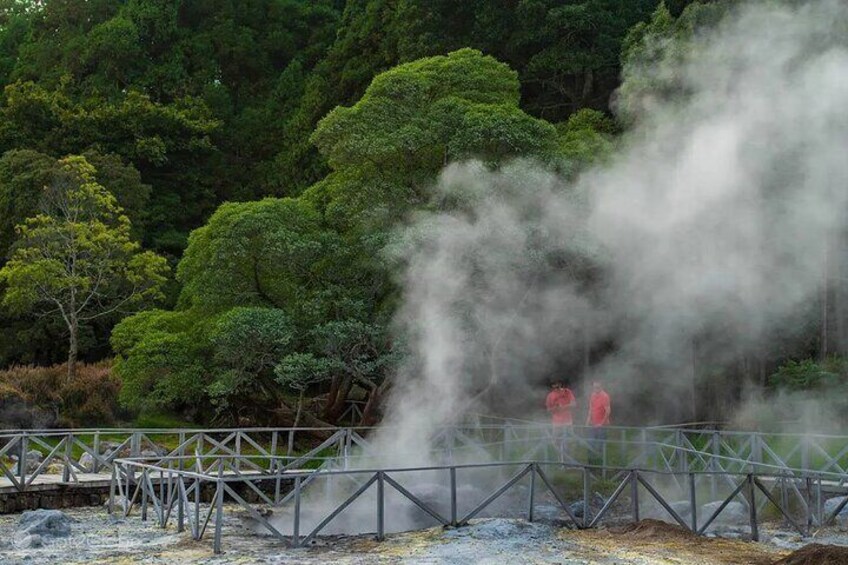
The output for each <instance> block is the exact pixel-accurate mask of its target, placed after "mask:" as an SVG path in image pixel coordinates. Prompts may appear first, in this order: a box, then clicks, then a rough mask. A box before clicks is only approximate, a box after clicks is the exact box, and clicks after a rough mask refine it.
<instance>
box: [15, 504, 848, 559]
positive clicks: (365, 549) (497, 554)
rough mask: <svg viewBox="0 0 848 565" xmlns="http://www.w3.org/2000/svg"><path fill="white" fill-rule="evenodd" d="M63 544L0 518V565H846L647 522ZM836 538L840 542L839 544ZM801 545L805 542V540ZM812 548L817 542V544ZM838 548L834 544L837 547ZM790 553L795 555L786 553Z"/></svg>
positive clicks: (78, 518) (110, 533)
mask: <svg viewBox="0 0 848 565" xmlns="http://www.w3.org/2000/svg"><path fill="white" fill-rule="evenodd" d="M67 513H68V514H69V515H70V516H72V518H73V519H74V522H73V526H72V535H71V536H69V537H67V538H61V539H55V540H47V541H46V542H45V544H44V546H43V547H38V548H25V547H21V546H20V544H18V543H16V531H17V521H18V519H19V516H13V515H7V516H2V517H0V563H2V564H4V565H6V564H21V565H23V564H26V565H42V564H43V565H46V564H53V563H66V564H80V565H81V564H83V563H85V564H86V565H90V564H103V565H105V564H107V563H108V564H114V563H118V564H124V565H130V564H145V565H148V564H149V565H153V564H156V565H159V564H163V565H164V564H167V565H176V564H209V565H212V564H214V565H235V564H238V565H247V564H256V563H266V564H274V565H317V564H319V563H341V564H347V565H384V564H396V563H397V564H410V565H465V564H468V563H473V564H483V565H488V564H491V565H495V564H503V563H506V564H516V565H517V564H519V563H520V564H524V563H536V564H558V565H679V564H690V563H691V564H698V565H700V564H718V565H729V564H733V565H737V564H750V565H766V564H769V565H778V564H779V565H808V564H809V565H812V564H816V565H818V564H819V563H825V564H836V563H848V561H846V553H848V549H846V548H845V547H835V546H826V545H819V546H815V545H807V546H806V547H803V548H801V549H798V547H799V546H800V545H803V543H804V542H801V543H798V544H796V545H794V546H793V547H788V548H787V547H783V548H781V547H778V546H775V545H774V544H770V543H752V542H748V541H743V540H733V539H723V538H705V537H698V536H695V535H693V534H691V533H689V532H687V531H686V530H684V529H682V528H679V527H677V526H674V525H670V524H666V523H664V522H659V521H656V520H643V521H642V522H640V523H639V524H635V525H631V526H622V527H619V528H612V527H611V528H606V529H597V530H584V531H577V530H570V529H567V528H561V527H558V526H557V525H554V524H551V523H541V522H534V523H528V522H526V521H524V520H518V519H506V518H489V519H481V520H476V521H472V523H471V524H470V525H468V526H466V527H462V528H456V529H444V528H441V527H434V528H429V529H426V530H420V531H415V532H407V533H399V534H391V535H389V536H387V537H386V539H385V541H382V542H377V541H375V540H374V538H373V536H370V535H362V536H331V537H325V538H321V539H320V540H318V541H317V543H316V544H315V545H313V546H311V547H308V548H301V549H290V548H288V547H287V546H286V545H285V544H283V543H282V542H280V541H277V540H275V539H274V538H272V537H270V536H267V535H257V534H256V533H255V532H253V531H251V530H249V529H247V528H245V527H244V525H243V521H242V520H240V519H239V518H238V517H237V516H231V517H229V518H227V519H226V520H225V536H224V540H223V541H224V553H223V554H221V555H214V554H213V552H212V539H211V537H210V536H207V537H206V538H205V539H203V540H201V541H194V540H192V539H191V537H190V536H188V535H187V534H179V533H177V532H176V531H175V530H174V528H173V527H169V528H168V529H162V528H158V527H156V525H155V524H154V523H153V522H141V521H140V520H139V519H138V517H130V518H127V519H120V518H118V519H116V518H113V517H110V516H108V515H107V514H106V513H105V512H104V511H103V510H102V509H98V508H89V509H73V510H69V511H68V512H67ZM840 539H841V538H840ZM808 541H809V540H808ZM819 541H822V540H821V538H819ZM836 541H837V542H838V543H841V542H840V541H839V540H836ZM793 550H797V551H795V552H794V553H790V552H792V551H793Z"/></svg>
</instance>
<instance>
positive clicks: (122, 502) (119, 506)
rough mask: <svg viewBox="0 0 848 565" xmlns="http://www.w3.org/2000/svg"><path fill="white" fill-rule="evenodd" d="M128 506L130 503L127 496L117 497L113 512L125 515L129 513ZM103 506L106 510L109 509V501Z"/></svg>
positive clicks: (113, 502) (113, 504) (113, 503)
mask: <svg viewBox="0 0 848 565" xmlns="http://www.w3.org/2000/svg"><path fill="white" fill-rule="evenodd" d="M128 505H129V501H128V500H127V497H126V496H116V497H115V500H114V501H112V511H113V512H120V513H122V514H123V513H124V512H126V511H127V506H128ZM103 506H104V507H105V508H109V501H108V500H107V501H106V502H105V503H103Z"/></svg>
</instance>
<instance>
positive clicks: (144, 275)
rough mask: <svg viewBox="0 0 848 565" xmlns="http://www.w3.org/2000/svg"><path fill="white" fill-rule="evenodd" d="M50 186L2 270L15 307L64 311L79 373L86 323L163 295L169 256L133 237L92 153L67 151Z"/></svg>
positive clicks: (7, 300)
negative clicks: (97, 173) (86, 155)
mask: <svg viewBox="0 0 848 565" xmlns="http://www.w3.org/2000/svg"><path fill="white" fill-rule="evenodd" d="M59 165H60V169H59V171H58V172H57V175H56V176H55V178H54V179H53V181H52V183H51V184H50V185H49V186H48V187H47V188H46V194H45V195H44V201H43V202H44V208H43V211H42V212H41V213H39V214H38V215H36V216H34V217H32V218H29V219H28V220H27V221H26V222H25V223H24V224H22V225H21V226H19V228H18V231H19V240H18V242H17V243H16V245H15V248H14V251H13V253H12V256H11V258H10V259H9V261H8V262H7V263H6V265H5V266H4V267H3V269H0V282H3V283H5V284H6V291H5V295H4V298H3V303H4V304H5V305H6V306H7V307H9V308H10V309H11V310H13V311H17V312H25V311H29V310H32V309H37V310H39V312H40V313H42V314H43V315H55V316H58V317H60V318H61V319H62V320H63V321H64V323H65V325H66V327H67V330H68V335H69V337H68V378H69V379H70V378H73V376H74V374H75V369H76V360H77V355H78V350H79V328H80V325H81V324H85V323H88V322H91V321H92V320H95V319H97V318H100V317H103V316H107V315H109V314H112V313H115V312H128V311H131V310H132V309H133V308H136V307H138V306H140V305H142V304H143V303H144V302H145V301H148V300H154V299H157V298H161V297H162V295H161V291H160V288H161V286H162V284H163V283H164V282H165V280H166V273H167V264H166V262H165V260H164V259H163V258H161V257H159V256H157V255H155V254H153V253H151V252H149V251H148V252H142V251H140V249H139V245H138V244H137V243H135V242H133V241H132V240H131V239H130V222H129V219H128V218H127V217H126V216H125V215H124V214H123V213H122V211H121V209H120V207H119V206H118V205H117V203H116V201H115V198H114V197H113V196H112V195H111V194H109V192H108V191H107V190H106V189H105V188H103V187H102V186H101V185H99V184H97V182H96V181H95V169H94V167H92V166H91V165H90V164H89V163H88V162H87V161H86V160H85V158H84V157H79V156H76V157H67V158H65V159H62V160H61V161H60V163H59Z"/></svg>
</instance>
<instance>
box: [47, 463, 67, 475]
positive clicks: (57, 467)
mask: <svg viewBox="0 0 848 565" xmlns="http://www.w3.org/2000/svg"><path fill="white" fill-rule="evenodd" d="M64 472H65V466H64V465H63V464H62V463H51V464H50V465H48V466H47V467H46V468H45V469H44V473H45V474H47V475H61V474H63V473H64Z"/></svg>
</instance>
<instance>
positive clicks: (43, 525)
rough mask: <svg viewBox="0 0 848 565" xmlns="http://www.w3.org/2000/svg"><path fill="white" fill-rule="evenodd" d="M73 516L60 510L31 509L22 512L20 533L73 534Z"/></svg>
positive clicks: (63, 535) (59, 535)
mask: <svg viewBox="0 0 848 565" xmlns="http://www.w3.org/2000/svg"><path fill="white" fill-rule="evenodd" d="M71 523H73V518H71V517H70V516H68V515H67V514H65V513H64V512H61V511H59V510H44V509H38V510H29V511H27V512H24V513H23V514H21V518H20V520H19V521H18V535H20V536H32V535H38V536H41V537H42V538H45V537H48V538H64V537H67V536H69V535H71Z"/></svg>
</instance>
